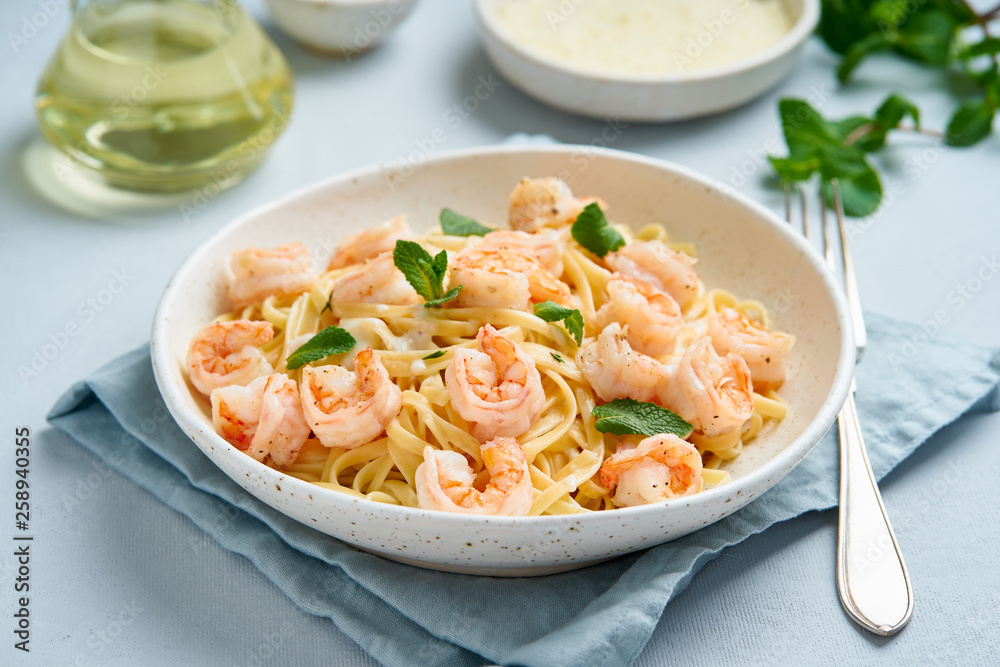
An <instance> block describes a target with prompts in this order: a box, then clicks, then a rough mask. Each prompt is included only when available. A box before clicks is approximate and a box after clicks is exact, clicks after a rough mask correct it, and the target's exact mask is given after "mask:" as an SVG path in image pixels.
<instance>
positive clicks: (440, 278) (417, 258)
mask: <svg viewBox="0 0 1000 667" xmlns="http://www.w3.org/2000/svg"><path fill="white" fill-rule="evenodd" d="M392 260H393V262H394V263H395V264H396V268H397V269H399V270H400V271H401V272H402V273H403V275H404V276H405V277H406V281H407V282H408V283H410V285H411V286H412V287H413V289H414V290H416V292H417V294H419V295H420V296H422V297H424V301H425V302H426V303H424V307H426V308H438V307H440V306H441V305H443V304H445V303H447V302H448V301H451V300H452V299H454V298H455V297H456V296H458V293H459V292H460V291H461V289H462V286H461V285H459V286H458V287H456V288H454V289H452V290H449V291H448V292H447V293H445V291H444V276H445V274H446V273H447V272H448V253H447V252H445V251H444V250H442V251H441V252H439V253H438V254H437V255H435V256H434V257H431V254H430V253H429V252H427V251H426V250H424V247H423V246H422V245H420V244H419V243H416V242H414V241H403V240H399V241H396V248H395V250H393V251H392Z"/></svg>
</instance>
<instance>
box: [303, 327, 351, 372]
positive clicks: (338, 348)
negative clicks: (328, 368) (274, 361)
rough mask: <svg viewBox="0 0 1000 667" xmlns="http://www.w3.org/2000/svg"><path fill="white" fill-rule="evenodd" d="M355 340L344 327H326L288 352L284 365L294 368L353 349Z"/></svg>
mask: <svg viewBox="0 0 1000 667" xmlns="http://www.w3.org/2000/svg"><path fill="white" fill-rule="evenodd" d="M357 342H358V341H356V340H355V339H354V336H352V335H351V334H350V333H349V332H348V331H347V330H346V329H341V328H340V327H327V328H325V329H323V330H322V331H320V332H319V333H318V334H316V335H315V336H313V337H312V338H310V339H309V340H307V341H306V342H305V343H304V344H303V345H302V346H301V347H299V349H297V350H295V352H293V353H292V354H290V355H289V356H288V360H287V361H286V362H285V366H287V367H288V368H289V369H290V370H295V369H296V368H301V367H302V366H305V365H306V364H311V363H312V362H314V361H319V360H320V359H326V358H327V357H332V356H333V355H335V354H344V353H345V352H350V351H351V350H353V349H354V346H355V345H357Z"/></svg>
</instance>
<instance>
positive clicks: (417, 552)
mask: <svg viewBox="0 0 1000 667" xmlns="http://www.w3.org/2000/svg"><path fill="white" fill-rule="evenodd" d="M526 175H531V176H543V175H558V176H560V177H561V178H563V179H564V180H566V181H568V182H570V183H571V184H572V187H573V189H574V190H575V191H576V192H577V193H580V194H586V195H595V196H599V197H602V198H603V199H604V200H605V201H606V202H608V204H609V206H610V214H611V217H612V219H613V220H615V221H617V222H623V223H627V224H642V223H646V222H650V221H660V222H663V223H665V224H666V225H667V227H668V229H669V230H670V233H671V236H672V238H675V239H678V240H684V241H691V242H693V243H695V244H696V245H697V249H698V255H699V260H698V272H699V274H700V275H701V277H702V279H703V280H704V281H705V283H706V285H708V286H710V287H711V286H720V287H726V288H728V289H730V290H734V291H735V292H736V293H737V294H739V295H741V296H744V297H746V298H755V299H760V300H761V301H763V302H764V303H765V304H768V305H770V306H771V307H772V308H773V309H774V311H775V312H776V313H777V325H778V326H779V327H780V328H781V329H782V330H785V331H789V332H792V333H794V334H795V335H796V336H797V341H796V344H795V348H794V350H793V353H792V355H791V358H790V360H789V361H790V363H789V373H790V374H789V379H788V382H787V383H786V384H785V386H784V387H783V389H782V392H781V393H782V395H783V396H784V397H785V398H786V399H787V401H788V404H789V408H790V409H789V414H788V416H787V417H786V418H785V419H783V420H782V421H781V422H780V423H778V424H775V425H771V426H769V427H768V428H767V429H765V430H764V431H763V432H762V433H761V434H760V436H759V437H757V438H756V439H755V440H754V441H753V443H752V444H750V445H748V446H747V447H746V448H745V449H744V451H743V453H742V454H741V455H740V457H739V458H738V459H737V460H736V461H734V462H733V464H732V465H731V466H730V467H729V470H730V471H731V472H732V474H733V481H732V483H730V484H727V485H724V486H721V487H718V488H715V489H711V490H708V491H704V492H702V493H699V494H697V495H695V496H691V497H688V498H682V499H676V500H672V501H669V502H667V503H661V504H656V505H647V506H643V507H631V508H624V509H620V510H615V511H608V512H596V513H591V514H585V515H574V516H568V517H513V518H512V517H479V516H468V515H459V514H447V513H443V512H430V511H425V510H418V509H411V508H406V507H396V506H390V505H384V504H378V503H374V502H371V501H368V500H362V499H356V498H353V497H349V496H347V495H344V494H341V493H337V492H335V491H331V490H327V489H323V488H320V487H317V486H314V485H311V484H308V483H306V482H302V481H299V480H297V479H294V478H292V477H289V476H287V475H284V474H282V473H281V472H278V471H276V470H273V469H271V468H269V467H267V466H265V465H263V464H261V463H258V462H256V461H254V460H253V459H251V458H250V457H249V456H247V455H245V454H243V453H241V452H239V451H237V450H236V449H235V448H233V447H231V446H230V445H229V444H228V443H226V442H225V441H224V440H223V439H222V438H221V437H220V436H218V435H217V434H216V433H215V431H214V430H213V428H212V424H211V416H210V411H209V405H208V403H207V401H205V400H204V399H203V398H202V397H200V396H199V395H198V394H197V392H196V391H194V390H193V389H192V387H191V386H190V385H189V384H188V382H187V380H186V377H185V372H184V370H183V363H184V357H185V353H186V350H187V347H188V344H189V342H190V340H191V338H192V337H193V336H194V334H195V333H196V332H197V331H198V330H199V329H201V328H202V327H203V326H205V324H206V323H208V322H209V321H210V320H212V319H213V318H214V317H215V316H217V315H218V314H219V313H220V312H223V311H224V310H225V308H226V304H225V282H224V277H223V265H224V263H225V262H226V261H227V259H228V256H229V254H230V252H231V251H233V250H235V249H238V248H243V247H245V246H248V245H260V246H273V245H278V244H283V243H288V242H291V241H302V242H304V243H305V244H306V246H307V247H309V248H310V249H311V250H312V251H313V253H314V255H317V256H318V257H319V258H320V261H321V263H322V264H323V265H325V263H326V261H327V258H328V257H329V254H330V252H331V251H332V249H333V247H334V246H335V245H336V243H337V241H338V239H340V238H341V237H343V236H345V235H347V234H349V233H351V232H354V231H357V229H359V228H362V227H365V226H368V225H371V224H374V223H378V222H380V221H383V220H386V219H388V218H390V217H392V216H394V215H397V214H399V213H401V212H406V213H407V214H408V216H409V219H410V222H411V224H413V225H414V227H415V228H417V229H418V230H419V229H421V228H430V227H431V226H433V225H434V224H436V222H437V216H438V213H439V211H440V210H441V208H442V207H445V206H448V207H452V208H454V209H455V210H458V211H461V212H463V213H465V214H467V215H471V216H474V217H477V218H479V219H482V220H486V221H492V222H498V221H503V220H505V219H506V203H507V195H508V193H509V191H510V189H511V188H512V186H513V185H514V184H515V183H516V182H517V181H518V180H519V179H520V178H522V177H523V176H526ZM847 322H848V315H847V310H846V306H845V302H844V299H843V297H842V295H841V293H840V291H838V288H837V287H835V279H834V278H833V277H832V276H831V275H830V274H829V272H828V271H827V269H826V268H825V265H824V263H823V261H822V260H821V259H820V257H819V256H818V255H817V254H816V253H815V251H814V250H813V249H812V248H811V247H809V246H808V245H807V244H806V243H805V242H804V241H803V240H802V238H800V236H799V235H798V234H797V233H796V232H794V231H793V230H792V229H791V228H790V227H789V226H788V225H787V224H785V223H784V222H782V221H781V220H780V219H779V218H777V217H776V216H775V215H774V214H772V213H771V212H770V211H768V210H766V209H764V208H763V207H761V206H759V205H757V204H755V203H753V202H751V201H749V200H747V199H744V198H742V197H740V196H737V195H730V194H726V191H725V190H724V189H722V188H721V186H718V185H716V184H715V183H713V182H712V181H709V180H707V179H705V178H703V177H701V176H698V175H696V174H694V173H692V172H690V171H688V170H686V169H684V168H681V167H678V166H676V165H672V164H669V163H666V162H662V161H659V160H653V159H649V158H644V157H639V156H636V155H631V154H628V153H622V152H618V151H610V150H594V149H593V148H591V147H576V148H574V147H569V146H551V147H546V146H542V147H539V146H533V147H501V148H491V149H487V150H483V149H477V150H469V151H462V152H457V153H451V154H445V155H442V156H440V157H437V158H435V159H433V160H429V161H428V162H426V163H424V164H422V165H420V166H419V167H417V168H416V169H415V170H414V171H412V172H408V175H404V174H401V173H399V172H395V171H390V170H384V169H380V168H372V169H366V170H363V171H359V172H355V173H353V174H347V175H345V176H339V177H337V178H333V179H331V180H329V181H326V182H324V183H321V184H319V185H315V186H313V187H310V188H308V189H306V190H303V191H301V192H299V193H296V194H293V195H291V196H290V197H287V198H286V199H283V200H281V201H279V202H277V203H275V204H273V205H270V206H267V207H265V208H262V209H258V210H256V211H252V212H250V213H248V214H247V215H245V216H243V217H241V218H240V219H238V220H236V221H235V222H233V223H232V224H230V225H229V226H228V227H226V228H224V229H223V230H221V231H220V232H218V233H217V234H215V235H214V236H213V237H212V238H210V239H209V240H208V241H206V242H205V243H204V244H203V245H202V246H201V247H200V248H199V249H198V250H197V251H196V252H194V254H192V255H191V256H190V257H189V258H188V259H187V260H186V261H185V262H184V264H183V265H182V266H181V267H180V269H178V271H177V273H176V274H175V275H174V277H173V279H172V280H171V281H170V283H169V285H168V286H167V288H166V291H165V292H164V294H163V297H162V299H161V301H160V304H159V307H158V309H157V313H156V319H155V321H154V323H153V332H152V354H153V366H154V370H155V373H156V381H157V384H158V385H159V388H160V391H161V392H162V394H163V397H164V399H165V400H166V403H167V407H168V408H169V409H170V412H171V414H172V415H173V416H174V418H175V419H176V420H177V422H178V424H180V426H181V427H182V428H183V429H184V430H185V431H186V432H187V433H188V435H190V437H191V439H192V440H194V442H195V443H196V444H197V445H198V447H200V448H201V449H202V451H204V452H205V454H207V455H208V457H209V459H211V461H212V462H214V463H215V464H216V465H218V466H219V467H220V468H221V469H222V470H223V471H225V473H226V474H227V475H229V476H230V477H231V478H232V479H233V480H235V481H236V482H237V483H238V484H240V485H241V486H243V487H244V488H245V489H247V491H249V492H250V493H252V494H253V495H255V496H256V497H258V498H259V499H261V500H262V501H264V502H265V503H267V504H269V505H271V506H272V507H274V508H275V509H277V510H279V511H280V512H283V513H285V514H287V515H288V516H290V517H292V518H294V519H297V520H298V521H301V522H302V523H304V524H305V525H307V526H310V527H312V528H315V529H316V530H319V531H321V532H323V533H327V534H329V535H332V536H334V537H337V538H339V539H341V540H344V541H346V542H349V543H351V544H354V545H356V546H358V547H360V548H362V549H366V550H369V551H372V552H375V553H379V554H382V555H384V556H386V557H387V558H391V559H393V560H399V561H402V562H406V563H412V564H415V565H420V566H423V567H429V568H434V569H441V570H451V571H457V572H467V573H480V574H493V575H511V576H514V575H536V574H546V573H551V572H557V571H561V570H567V569H572V568H575V567H580V566H582V565H586V564H588V563H592V562H594V561H598V560H601V559H606V558H609V557H611V556H615V555H618V554H624V553H628V552H631V551H636V550H639V549H643V548H646V547H651V546H653V545H656V544H659V543H661V542H665V541H668V540H672V539H675V538H678V537H681V536H683V535H686V534H688V533H690V532H692V531H694V530H697V529H698V528H701V527H702V526H707V525H709V524H711V523H713V522H715V521H718V520H719V519H721V518H723V517H725V516H727V515H729V514H731V513H733V512H735V511H736V510H738V509H739V508H741V507H743V506H744V505H746V504H747V503H749V502H750V501H752V500H754V499H755V498H757V497H758V496H759V495H761V494H762V493H764V492H765V491H767V490H768V489H769V488H771V487H772V486H773V485H774V484H775V483H776V482H777V481H778V480H780V479H781V478H782V477H784V476H785V475H786V474H787V473H788V471H790V470H791V469H792V468H793V467H795V465H796V464H797V463H798V462H799V461H801V460H802V458H803V457H804V456H805V455H806V454H808V453H809V451H810V450H811V449H812V447H813V446H814V445H815V444H816V443H817V442H818V441H819V440H820V438H821V437H822V436H823V434H824V433H826V431H827V429H828V428H829V427H830V425H831V424H832V423H833V421H834V419H835V417H836V414H837V412H838V410H839V408H840V406H841V405H842V404H843V402H844V399H845V397H846V395H847V389H848V385H849V382H850V378H851V374H852V372H853V368H854V343H853V340H852V337H851V333H850V327H849V326H846V323H847ZM830 474H831V475H833V474H836V471H833V470H831V471H830Z"/></svg>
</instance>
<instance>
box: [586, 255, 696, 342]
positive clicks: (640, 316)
mask: <svg viewBox="0 0 1000 667" xmlns="http://www.w3.org/2000/svg"><path fill="white" fill-rule="evenodd" d="M607 289H608V301H607V303H605V304H604V305H603V306H601V308H600V310H598V311H597V325H598V326H599V327H604V326H606V325H608V324H610V323H612V322H619V323H621V324H627V325H628V342H629V345H631V346H632V348H633V349H635V350H637V351H639V352H642V353H643V354H648V355H650V356H653V357H661V356H663V355H665V354H670V352H672V351H673V349H674V346H675V345H676V344H677V337H678V336H680V334H681V329H683V328H684V320H683V319H682V318H681V309H680V306H678V305H677V302H676V301H674V300H673V298H672V297H671V296H670V295H669V294H666V293H665V292H661V291H660V290H658V289H656V288H655V287H653V286H652V285H650V284H649V283H647V282H646V281H645V280H641V279H639V278H632V277H630V276H626V275H625V274H622V273H617V274H615V277H614V278H613V279H612V280H610V281H609V282H608V288H607Z"/></svg>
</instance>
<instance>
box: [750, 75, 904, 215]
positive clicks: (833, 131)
mask: <svg viewBox="0 0 1000 667" xmlns="http://www.w3.org/2000/svg"><path fill="white" fill-rule="evenodd" d="M778 110H779V113H780V115H781V128H782V131H783V133H784V135H785V143H787V144H788V157H783V158H782V157H774V156H770V157H769V159H770V161H771V165H772V166H773V167H774V169H775V171H777V172H778V175H779V176H780V177H781V179H782V180H783V181H785V182H798V181H807V180H809V179H810V178H812V176H813V175H814V174H817V173H818V174H819V175H820V180H821V183H822V192H823V196H824V199H825V200H826V202H827V204H828V205H830V206H832V205H833V191H832V186H831V184H830V183H831V180H832V179H834V178H835V179H837V181H838V183H839V186H840V194H841V197H842V199H843V203H844V212H845V213H846V214H847V215H849V216H852V217H863V216H866V215H870V214H872V213H873V212H874V211H875V209H877V208H878V206H879V203H881V201H882V183H881V181H880V179H879V176H878V174H877V173H876V172H875V169H874V168H872V166H871V164H869V162H868V160H867V158H866V153H871V152H874V151H878V150H881V149H882V148H883V147H884V146H885V142H886V136H887V135H888V133H889V131H890V130H895V129H899V127H900V124H901V123H902V121H903V120H904V119H905V118H910V119H911V120H912V121H913V123H914V125H915V126H916V127H917V128H918V129H919V127H920V111H919V110H918V109H917V107H916V106H914V105H913V103H911V102H910V101H909V100H907V99H905V98H903V97H901V96H900V95H896V94H892V95H889V97H887V98H886V99H885V101H884V102H882V104H881V105H880V106H879V108H878V109H877V110H876V111H875V113H874V115H872V116H850V117H848V118H844V119H842V120H827V119H825V118H823V116H821V115H820V113H819V112H818V111H816V110H815V109H813V108H812V107H811V106H809V104H808V103H807V102H804V101H803V100H796V99H783V100H781V102H780V104H779V105H778Z"/></svg>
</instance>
